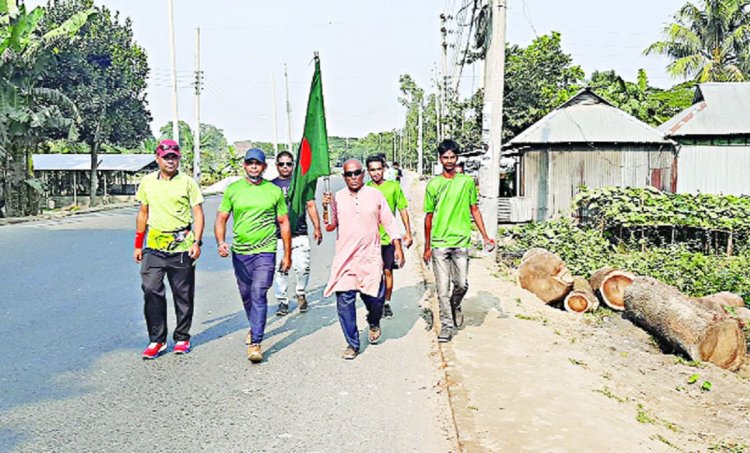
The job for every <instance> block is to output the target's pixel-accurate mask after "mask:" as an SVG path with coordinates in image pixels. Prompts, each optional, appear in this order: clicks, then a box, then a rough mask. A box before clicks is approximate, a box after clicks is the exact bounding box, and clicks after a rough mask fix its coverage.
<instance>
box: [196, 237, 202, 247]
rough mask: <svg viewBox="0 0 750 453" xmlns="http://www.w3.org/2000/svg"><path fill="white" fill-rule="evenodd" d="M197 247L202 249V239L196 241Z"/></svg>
mask: <svg viewBox="0 0 750 453" xmlns="http://www.w3.org/2000/svg"><path fill="white" fill-rule="evenodd" d="M197 244H198V247H203V239H198V242H197Z"/></svg>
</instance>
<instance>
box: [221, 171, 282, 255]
mask: <svg viewBox="0 0 750 453" xmlns="http://www.w3.org/2000/svg"><path fill="white" fill-rule="evenodd" d="M219 212H229V213H231V214H232V218H233V224H232V230H233V231H234V239H233V240H232V251H233V252H234V253H237V254H240V255H255V254H258V253H266V252H270V253H275V252H276V222H277V218H278V217H280V216H284V215H287V207H286V200H285V199H284V193H283V192H282V191H281V189H279V188H278V187H277V186H276V185H274V184H273V183H271V182H269V181H266V180H263V181H262V182H261V183H260V184H253V183H251V182H249V181H248V180H247V179H244V178H243V179H240V180H239V181H235V182H233V183H232V184H230V185H229V187H227V189H226V190H225V191H224V197H223V198H222V200H221V205H219Z"/></svg>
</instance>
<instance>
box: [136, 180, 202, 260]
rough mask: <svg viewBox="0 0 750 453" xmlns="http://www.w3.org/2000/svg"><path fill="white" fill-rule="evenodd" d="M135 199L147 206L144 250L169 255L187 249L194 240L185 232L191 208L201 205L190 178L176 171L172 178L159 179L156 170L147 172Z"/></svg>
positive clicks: (199, 194) (191, 212) (200, 195)
mask: <svg viewBox="0 0 750 453" xmlns="http://www.w3.org/2000/svg"><path fill="white" fill-rule="evenodd" d="M135 199H136V201H139V202H140V203H142V204H144V205H147V206H148V222H147V224H148V236H147V238H146V247H147V248H150V249H153V250H159V251H162V252H172V253H179V252H185V251H187V250H190V247H192V245H193V243H194V242H195V237H194V236H193V233H192V231H190V232H189V233H186V231H187V230H189V228H190V225H191V224H192V222H193V211H192V208H193V207H194V206H197V205H199V204H201V203H203V195H202V194H201V190H200V187H199V186H198V183H197V182H195V180H194V179H193V178H191V177H189V176H187V175H185V174H183V173H179V172H178V173H177V174H175V175H174V176H173V177H172V178H171V179H163V178H161V177H160V173H159V172H158V171H157V172H153V173H149V174H148V175H146V176H144V177H143V179H142V180H141V183H140V185H139V186H138V191H137V192H136V194H135Z"/></svg>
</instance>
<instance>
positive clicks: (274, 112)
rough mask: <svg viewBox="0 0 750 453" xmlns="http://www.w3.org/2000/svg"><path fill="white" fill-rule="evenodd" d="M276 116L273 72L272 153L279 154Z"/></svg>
mask: <svg viewBox="0 0 750 453" xmlns="http://www.w3.org/2000/svg"><path fill="white" fill-rule="evenodd" d="M277 121H278V120H277V118H276V73H275V72H274V73H273V154H274V156H278V155H279V128H278V126H277V124H278V123H277Z"/></svg>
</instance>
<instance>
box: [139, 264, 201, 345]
mask: <svg viewBox="0 0 750 453" xmlns="http://www.w3.org/2000/svg"><path fill="white" fill-rule="evenodd" d="M193 261H194V260H193V259H192V258H190V257H189V256H188V254H187V252H183V253H159V252H154V251H148V250H147V251H146V253H144V255H143V261H142V262H141V288H142V289H143V300H144V306H143V312H144V314H145V315H146V326H147V327H148V336H149V339H150V341H152V342H155V343H166V341H167V296H166V288H165V286H164V276H165V275H166V276H167V280H168V281H169V287H170V288H171V290H172V295H173V296H174V311H175V314H176V315H177V326H175V329H174V334H173V338H174V341H185V340H189V339H190V334H189V333H188V332H190V325H191V324H192V323H193V300H194V297H195V266H194V265H193V264H194V263H193Z"/></svg>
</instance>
